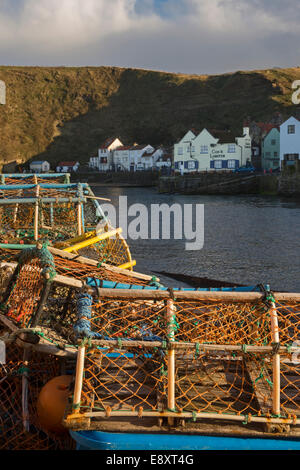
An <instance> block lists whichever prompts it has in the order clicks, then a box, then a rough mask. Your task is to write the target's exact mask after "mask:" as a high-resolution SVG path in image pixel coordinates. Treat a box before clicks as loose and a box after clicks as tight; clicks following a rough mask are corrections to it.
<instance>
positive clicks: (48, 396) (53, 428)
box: [37, 375, 72, 434]
mask: <svg viewBox="0 0 300 470" xmlns="http://www.w3.org/2000/svg"><path fill="white" fill-rule="evenodd" d="M71 382H72V376H71V375H60V376H59V377H54V379H51V380H50V381H49V382H47V383H46V385H44V387H43V388H42V390H41V391H40V394H39V397H38V400H37V414H38V418H39V422H40V425H41V427H42V428H43V429H44V430H45V431H49V432H52V433H55V434H62V433H65V432H67V429H66V428H65V427H64V426H63V425H62V419H63V416H64V412H65V408H66V406H67V403H68V396H69V394H70V391H69V386H70V383H71Z"/></svg>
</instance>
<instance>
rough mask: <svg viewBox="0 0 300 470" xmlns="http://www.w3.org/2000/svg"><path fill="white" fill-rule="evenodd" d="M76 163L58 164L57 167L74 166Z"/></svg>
mask: <svg viewBox="0 0 300 470" xmlns="http://www.w3.org/2000/svg"><path fill="white" fill-rule="evenodd" d="M77 163H78V162H59V164H58V166H75V165H76V164H77Z"/></svg>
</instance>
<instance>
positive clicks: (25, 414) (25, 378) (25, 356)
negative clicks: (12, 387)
mask: <svg viewBox="0 0 300 470" xmlns="http://www.w3.org/2000/svg"><path fill="white" fill-rule="evenodd" d="M29 354H30V353H29V350H28V349H24V351H23V373H22V418H23V427H24V430H25V431H26V432H29V426H30V423H29V409H28V364H29Z"/></svg>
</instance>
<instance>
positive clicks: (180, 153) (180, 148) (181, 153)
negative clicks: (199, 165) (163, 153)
mask: <svg viewBox="0 0 300 470" xmlns="http://www.w3.org/2000/svg"><path fill="white" fill-rule="evenodd" d="M177 154H178V155H183V148H182V147H178V151H177Z"/></svg>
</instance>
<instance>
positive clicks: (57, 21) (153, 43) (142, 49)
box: [0, 0, 300, 74]
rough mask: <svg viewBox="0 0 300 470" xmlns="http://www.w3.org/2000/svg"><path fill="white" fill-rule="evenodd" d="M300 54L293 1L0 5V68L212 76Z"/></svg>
mask: <svg viewBox="0 0 300 470" xmlns="http://www.w3.org/2000/svg"><path fill="white" fill-rule="evenodd" d="M299 52H300V2H299V0H284V1H283V0H0V64H7V65H45V66H46V65H66V66H72V65H75V66H77V65H78V66H80V65H115V66H121V67H138V68H145V69H152V70H165V71H170V72H182V73H195V74H214V73H223V72H230V71H234V70H247V69H262V68H271V67H276V66H280V67H288V66H299V65H300V54H299Z"/></svg>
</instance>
